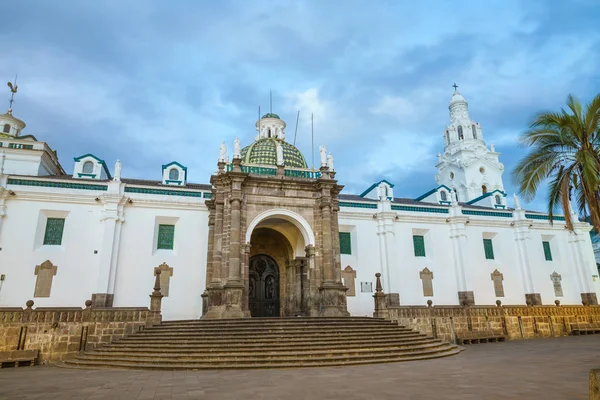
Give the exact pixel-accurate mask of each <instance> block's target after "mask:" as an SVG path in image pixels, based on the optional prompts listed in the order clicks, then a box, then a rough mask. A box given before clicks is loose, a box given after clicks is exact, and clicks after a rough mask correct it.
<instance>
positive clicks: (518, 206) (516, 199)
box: [513, 193, 521, 210]
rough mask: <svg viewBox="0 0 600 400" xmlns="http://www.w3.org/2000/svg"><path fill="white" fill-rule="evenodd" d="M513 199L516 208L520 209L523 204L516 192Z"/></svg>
mask: <svg viewBox="0 0 600 400" xmlns="http://www.w3.org/2000/svg"><path fill="white" fill-rule="evenodd" d="M513 200H514V201H515V210H520V209H521V204H520V203H519V198H518V197H517V194H516V193H513Z"/></svg>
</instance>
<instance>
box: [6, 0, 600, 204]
mask: <svg viewBox="0 0 600 400" xmlns="http://www.w3.org/2000/svg"><path fill="white" fill-rule="evenodd" d="M2 9H3V12H2V14H3V16H4V17H3V22H2V24H1V25H0V40H1V43H2V44H3V46H2V48H3V56H2V62H1V63H0V78H1V79H5V80H6V81H8V80H9V79H13V77H14V75H15V73H18V74H19V93H18V94H17V99H16V103H15V104H14V107H13V108H14V114H15V115H16V116H18V117H20V118H22V119H24V120H25V121H26V122H27V124H28V126H27V128H26V131H27V132H28V133H30V134H34V135H35V136H36V137H37V138H38V139H39V140H43V141H46V142H48V143H49V144H50V145H51V146H52V147H53V148H54V149H56V150H57V151H58V154H59V157H60V160H61V161H62V163H63V166H64V167H65V169H66V170H67V172H72V168H73V165H72V164H73V162H72V159H73V157H75V156H79V155H82V154H85V153H93V154H95V155H96V156H98V157H100V158H103V159H104V160H106V162H107V163H108V164H109V166H111V169H112V166H113V165H114V162H115V161H116V160H117V159H121V161H122V162H123V165H124V167H123V173H124V175H126V176H127V177H135V178H145V179H160V173H161V165H162V164H164V163H167V162H169V161H172V160H176V161H179V162H180V163H182V164H184V165H186V166H188V171H189V177H188V179H189V181H191V182H197V183H208V180H209V176H210V174H211V172H212V171H214V169H215V166H216V160H217V157H218V148H219V143H220V142H221V141H225V142H226V143H227V144H228V147H229V148H230V149H231V147H232V145H231V143H232V142H233V139H234V138H235V137H236V136H239V138H240V140H241V142H242V144H243V145H245V144H250V143H251V141H252V140H253V138H254V136H255V134H256V132H255V130H254V123H255V121H256V118H257V114H258V106H259V105H260V106H261V107H262V111H263V113H264V112H266V111H267V110H268V107H269V90H272V92H273V112H276V113H278V114H279V115H280V116H281V117H282V119H284V120H286V121H287V123H288V130H287V132H288V138H291V137H292V136H293V132H294V126H295V118H296V113H297V111H300V123H299V126H298V137H297V146H298V147H299V148H300V149H301V150H302V151H303V153H304V155H305V157H306V159H307V161H308V163H309V164H310V163H311V141H310V114H311V113H314V124H315V142H316V143H315V144H316V145H317V146H318V145H319V144H325V145H327V147H328V150H329V151H331V152H332V153H333V155H334V157H335V161H336V169H337V170H338V175H337V177H338V178H339V180H340V183H342V184H344V185H346V189H345V190H344V192H345V193H360V192H361V191H362V190H363V189H364V188H366V187H368V186H369V185H370V184H371V183H373V182H374V181H377V180H379V179H384V178H385V179H388V180H389V181H391V182H393V183H395V184H396V188H395V192H394V194H395V195H397V196H401V197H416V196H418V195H419V194H422V193H423V192H425V191H427V190H429V189H431V188H432V187H434V185H435V181H434V175H435V173H436V170H435V167H434V165H435V162H436V154H437V153H438V152H440V151H443V139H442V132H443V130H444V127H445V125H446V124H447V123H448V108H447V106H448V102H449V100H450V97H451V94H452V90H453V89H452V87H451V85H452V84H453V82H456V83H457V84H458V85H459V90H460V91H461V93H462V94H463V95H464V96H465V97H466V98H467V100H468V101H469V110H470V114H471V117H472V118H473V119H474V120H475V121H477V122H480V123H481V125H482V127H483V134H484V137H485V139H486V142H487V143H488V144H491V143H494V144H495V145H496V149H497V150H498V151H500V152H502V156H501V161H502V162H504V164H505V165H506V167H507V173H506V174H505V179H504V183H505V186H506V187H507V189H508V191H509V192H511V193H512V192H513V191H514V185H513V183H512V180H511V178H510V172H511V171H512V169H513V168H514V166H515V164H516V162H517V160H518V159H519V158H520V157H522V156H523V155H524V152H525V149H522V148H520V147H519V146H518V145H517V142H516V138H517V136H518V135H519V133H520V132H522V131H523V130H524V129H525V128H526V127H527V125H528V122H529V121H530V120H531V118H532V116H533V115H534V114H535V113H536V112H538V111H543V110H557V109H559V108H560V107H561V106H562V105H563V104H564V102H565V99H566V97H567V94H569V93H573V94H575V95H576V96H578V97H579V98H581V100H583V101H585V102H587V101H589V99H591V97H593V96H594V95H595V94H596V93H598V92H599V91H600V68H598V65H600V28H598V26H599V24H598V21H599V20H600V2H599V1H596V0H572V1H569V2H565V1H560V0H557V1H550V0H542V1H536V0H523V1H510V0H502V1H492V0H486V1H481V0H476V1H423V2H421V1H419V2H416V1H408V0H406V1H403V0H394V1H384V0H377V1H366V0H362V1H351V0H344V1H342V0H335V1H334V0H319V1H317V0H315V1H299V0H295V1H293V0H289V1H288V0H278V1H268V0H265V1H262V0H254V1H245V0H234V1H223V0H220V1H207V0H206V1H193V0H190V1H186V0H172V1H150V0H116V1H111V0H108V1H106V0H105V1H101V2H100V1H80V0H55V1H47V0H38V1H33V0H22V1H13V2H6V3H5V4H3V6H2ZM8 95H9V92H8V89H6V92H5V94H4V96H5V97H6V98H7V100H8ZM6 105H8V104H6ZM542 204H543V198H542V197H541V196H538V198H537V199H536V200H535V201H534V204H531V205H530V206H532V207H535V208H541V209H543V208H544V207H543V206H542Z"/></svg>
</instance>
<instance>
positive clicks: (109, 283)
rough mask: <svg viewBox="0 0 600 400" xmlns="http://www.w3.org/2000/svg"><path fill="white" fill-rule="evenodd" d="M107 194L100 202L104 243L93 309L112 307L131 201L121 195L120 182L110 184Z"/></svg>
mask: <svg viewBox="0 0 600 400" xmlns="http://www.w3.org/2000/svg"><path fill="white" fill-rule="evenodd" d="M108 186H109V188H108V192H109V193H107V194H105V195H103V196H102V197H101V198H100V200H101V202H102V203H103V210H102V218H101V219H100V220H101V222H102V224H103V228H102V229H103V231H102V242H101V244H100V250H99V256H100V261H99V268H98V278H97V285H96V293H92V307H96V308H97V307H112V304H113V298H114V291H115V283H116V279H117V266H118V263H117V261H118V255H119V247H120V243H121V229H122V226H123V225H122V224H123V222H124V221H125V218H124V213H123V208H124V206H125V204H126V202H127V200H129V198H128V197H124V196H122V195H121V194H120V186H121V183H120V182H114V181H113V182H110V183H109V185H108Z"/></svg>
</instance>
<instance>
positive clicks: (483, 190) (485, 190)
mask: <svg viewBox="0 0 600 400" xmlns="http://www.w3.org/2000/svg"><path fill="white" fill-rule="evenodd" d="M481 193H483V194H486V193H487V186H485V185H481Z"/></svg>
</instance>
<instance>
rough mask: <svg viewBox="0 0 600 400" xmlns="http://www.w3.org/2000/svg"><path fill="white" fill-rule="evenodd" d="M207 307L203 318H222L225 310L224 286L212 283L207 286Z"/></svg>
mask: <svg viewBox="0 0 600 400" xmlns="http://www.w3.org/2000/svg"><path fill="white" fill-rule="evenodd" d="M206 295H207V309H206V314H204V315H203V316H202V318H206V319H220V318H223V313H224V312H225V293H224V290H223V288H222V287H219V286H217V285H211V286H209V287H208V288H206Z"/></svg>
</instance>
